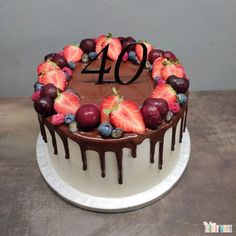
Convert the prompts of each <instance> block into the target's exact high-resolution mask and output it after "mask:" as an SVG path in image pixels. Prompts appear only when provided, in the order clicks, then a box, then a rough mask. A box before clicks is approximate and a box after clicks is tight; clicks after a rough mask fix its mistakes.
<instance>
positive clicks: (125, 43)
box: [122, 37, 136, 52]
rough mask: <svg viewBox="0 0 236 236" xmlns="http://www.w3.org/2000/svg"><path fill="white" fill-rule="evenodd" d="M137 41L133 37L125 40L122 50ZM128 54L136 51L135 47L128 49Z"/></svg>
mask: <svg viewBox="0 0 236 236" xmlns="http://www.w3.org/2000/svg"><path fill="white" fill-rule="evenodd" d="M135 42H136V40H135V39H134V38H132V37H127V38H125V40H124V41H123V44H122V48H123V49H124V48H125V47H127V46H128V45H130V44H131V43H135ZM127 51H128V52H129V51H135V45H132V46H130V47H129V48H128V50H127Z"/></svg>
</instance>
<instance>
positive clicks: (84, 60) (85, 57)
mask: <svg viewBox="0 0 236 236" xmlns="http://www.w3.org/2000/svg"><path fill="white" fill-rule="evenodd" d="M81 61H82V62H83V63H87V62H88V61H89V56H88V54H87V53H84V54H83V56H82V59H81Z"/></svg>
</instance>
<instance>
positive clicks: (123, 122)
mask: <svg viewBox="0 0 236 236" xmlns="http://www.w3.org/2000/svg"><path fill="white" fill-rule="evenodd" d="M110 121H111V124H113V125H114V126H115V127H116V128H121V129H122V130H123V131H125V132H134V133H137V134H143V133H144V131H145V125H144V121H143V117H142V114H141V112H140V110H139V108H138V106H137V105H136V104H135V103H134V102H133V101H129V100H123V101H121V102H120V103H118V105H116V107H115V109H114V108H113V109H112V111H111V113H110Z"/></svg>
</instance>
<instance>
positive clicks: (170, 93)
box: [151, 84, 176, 105]
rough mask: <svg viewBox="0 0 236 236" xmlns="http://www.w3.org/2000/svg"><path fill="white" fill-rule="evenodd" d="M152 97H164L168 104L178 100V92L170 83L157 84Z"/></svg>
mask: <svg viewBox="0 0 236 236" xmlns="http://www.w3.org/2000/svg"><path fill="white" fill-rule="evenodd" d="M151 97H152V98H163V99H165V100H166V101H167V102H168V104H169V105H170V104H171V103H175V102H176V92H175V90H174V89H173V88H172V87H171V86H170V85H169V84H160V85H157V86H156V88H155V89H154V90H153V92H152V94H151Z"/></svg>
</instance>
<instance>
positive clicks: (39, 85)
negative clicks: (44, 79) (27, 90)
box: [34, 81, 43, 90]
mask: <svg viewBox="0 0 236 236" xmlns="http://www.w3.org/2000/svg"><path fill="white" fill-rule="evenodd" d="M42 88H43V84H41V83H39V82H38V81H36V82H35V83H34V90H41V89H42Z"/></svg>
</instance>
